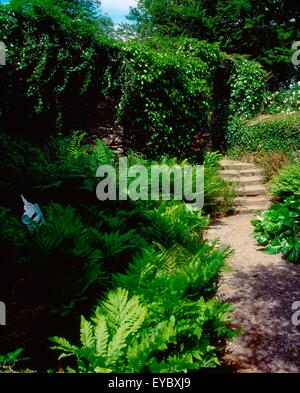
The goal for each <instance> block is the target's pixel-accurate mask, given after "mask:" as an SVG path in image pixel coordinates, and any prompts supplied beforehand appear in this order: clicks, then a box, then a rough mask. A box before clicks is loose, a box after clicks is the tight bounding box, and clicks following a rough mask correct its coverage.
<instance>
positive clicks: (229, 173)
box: [221, 168, 262, 179]
mask: <svg viewBox="0 0 300 393" xmlns="http://www.w3.org/2000/svg"><path fill="white" fill-rule="evenodd" d="M261 174H262V170H261V169H259V168H253V169H241V170H239V171H238V170H236V169H224V170H222V171H221V175H222V177H224V178H226V179H231V178H234V177H240V176H243V177H248V176H249V177H250V176H260V175H261Z"/></svg>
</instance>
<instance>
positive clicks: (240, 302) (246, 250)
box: [206, 169, 300, 372]
mask: <svg viewBox="0 0 300 393" xmlns="http://www.w3.org/2000/svg"><path fill="white" fill-rule="evenodd" d="M226 170H228V169H226ZM242 213H243V214H236V215H234V216H230V217H226V218H224V219H221V220H219V221H216V222H214V223H213V224H212V225H211V226H210V227H209V229H208V231H207V233H206V238H207V239H208V240H212V239H215V238H219V239H220V243H221V244H229V245H230V246H231V248H232V249H233V250H234V254H233V255H232V257H231V258H230V259H229V262H228V264H229V266H230V267H231V268H232V269H231V271H230V272H223V273H222V277H221V283H220V288H219V291H218V296H219V297H220V298H221V299H222V300H225V301H228V302H230V303H231V304H233V306H234V311H233V314H232V322H233V325H234V326H236V327H242V329H243V332H242V334H241V335H240V336H239V337H238V338H236V339H235V340H233V341H232V342H228V343H227V347H226V351H225V355H224V359H223V360H224V361H225V363H226V364H227V365H230V366H233V367H234V368H235V369H236V370H237V371H238V372H300V325H299V326H294V325H293V324H292V315H293V313H294V312H295V311H293V310H292V304H293V303H294V302H295V301H300V265H296V264H292V263H289V262H287V261H286V260H284V259H282V258H281V256H280V255H268V254H265V253H263V252H262V251H261V250H260V248H261V246H259V245H258V244H257V243H256V242H255V240H254V239H253V236H252V233H253V226H252V224H251V220H253V219H254V214H253V213H251V214H249V213H247V212H245V211H243V212H242Z"/></svg>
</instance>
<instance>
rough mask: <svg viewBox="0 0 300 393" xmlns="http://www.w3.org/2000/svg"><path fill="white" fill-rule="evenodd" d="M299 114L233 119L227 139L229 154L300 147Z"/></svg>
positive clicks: (292, 149)
mask: <svg viewBox="0 0 300 393" xmlns="http://www.w3.org/2000/svg"><path fill="white" fill-rule="evenodd" d="M299 126H300V114H299V113H294V114H290V115H289V114H277V115H264V116H259V117H258V118H256V119H254V120H252V121H247V120H245V119H242V118H240V119H235V121H234V122H232V123H231V125H230V127H229V130H228V133H227V140H228V142H229V149H230V150H231V154H236V155H239V154H241V153H243V152H253V151H264V152H274V151H276V152H278V151H282V152H292V151H295V150H299V148H300V131H299Z"/></svg>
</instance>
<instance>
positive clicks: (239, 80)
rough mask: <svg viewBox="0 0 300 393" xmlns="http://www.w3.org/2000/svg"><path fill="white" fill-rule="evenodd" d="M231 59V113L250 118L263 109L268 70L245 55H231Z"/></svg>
mask: <svg viewBox="0 0 300 393" xmlns="http://www.w3.org/2000/svg"><path fill="white" fill-rule="evenodd" d="M229 60H231V76H230V82H229V83H230V90H231V93H230V104H229V111H230V115H231V116H236V117H241V116H242V117H243V118H246V119H249V118H251V117H253V116H254V115H255V114H256V113H257V112H258V111H260V109H261V105H262V102H263V98H264V94H265V89H266V72H265V71H264V69H263V68H262V66H261V65H260V64H259V63H257V62H255V61H249V60H247V59H245V58H243V57H237V56H236V57H233V58H232V57H231V58H230V57H229Z"/></svg>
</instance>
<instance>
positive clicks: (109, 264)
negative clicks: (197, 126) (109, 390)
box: [0, 132, 233, 369]
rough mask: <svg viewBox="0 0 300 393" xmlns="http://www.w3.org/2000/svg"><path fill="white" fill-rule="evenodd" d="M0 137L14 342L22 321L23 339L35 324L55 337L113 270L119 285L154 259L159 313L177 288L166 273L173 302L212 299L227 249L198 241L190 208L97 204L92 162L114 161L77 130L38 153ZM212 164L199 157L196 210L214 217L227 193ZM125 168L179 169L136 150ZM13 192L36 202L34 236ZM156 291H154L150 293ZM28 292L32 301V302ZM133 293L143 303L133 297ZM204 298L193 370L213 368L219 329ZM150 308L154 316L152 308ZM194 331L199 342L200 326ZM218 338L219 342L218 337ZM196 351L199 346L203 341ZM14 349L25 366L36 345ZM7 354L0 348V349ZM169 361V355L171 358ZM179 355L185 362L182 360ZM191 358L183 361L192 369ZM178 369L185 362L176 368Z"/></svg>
mask: <svg viewBox="0 0 300 393" xmlns="http://www.w3.org/2000/svg"><path fill="white" fill-rule="evenodd" d="M0 140H1V145H2V151H3V160H2V161H1V175H2V179H3V181H2V183H1V187H2V191H3V195H2V196H1V203H2V204H3V205H4V206H6V207H1V210H0V221H1V226H0V228H1V231H0V232H1V241H0V243H1V245H0V250H1V255H0V257H1V258H0V259H1V270H2V272H3V274H2V275H1V277H0V283H1V285H0V295H1V296H5V297H7V298H8V299H9V300H8V305H10V308H11V307H12V305H11V304H12V303H13V302H14V304H18V307H19V308H20V310H18V311H17V312H16V314H15V315H12V316H11V324H10V329H11V331H12V332H17V333H16V334H15V333H14V334H15V336H17V337H24V336H25V332H24V330H23V329H24V327H23V326H21V327H19V320H21V321H22V320H23V318H25V317H26V332H27V335H30V334H32V333H30V332H31V329H33V328H36V326H40V329H39V331H41V332H43V328H42V326H43V323H47V325H49V328H48V329H49V334H48V335H54V334H60V331H61V329H62V326H61V321H62V320H63V321H64V324H66V326H68V325H69V324H70V323H72V324H73V323H74V319H76V316H77V315H78V314H80V313H87V312H88V311H87V310H89V308H90V307H91V306H92V304H94V303H95V302H96V301H97V299H98V298H99V296H101V294H102V293H103V292H104V291H107V289H109V288H110V287H111V285H112V282H113V281H115V278H113V277H115V274H116V273H120V274H121V273H122V274H123V275H122V277H123V280H125V277H127V276H126V275H124V271H125V269H127V268H128V266H129V265H130V264H131V265H132V266H134V265H135V264H137V266H143V265H145V264H147V263H149V261H151V260H152V263H153V266H154V264H157V263H158V262H159V261H160V262H161V263H162V264H163V265H164V266H165V267H164V268H162V269H161V270H162V274H163V276H161V277H160V278H159V277H158V276H157V280H158V279H159V280H160V281H156V279H155V280H154V278H152V279H151V280H150V281H151V284H153V285H157V286H158V285H162V282H163V281H165V282H166V299H168V300H166V304H165V306H163V305H161V306H163V307H167V303H170V299H171V297H172V296H173V295H172V293H173V289H172V290H171V288H174V287H176V285H177V284H176V285H175V282H174V283H172V282H170V283H169V281H170V277H169V274H171V275H172V276H173V275H175V276H176V278H174V280H175V281H176V280H180V281H181V282H182V286H181V287H178V290H179V288H181V290H182V292H180V293H179V292H178V294H177V295H176V296H175V298H176V299H178V300H179V299H180V296H181V299H184V298H185V292H186V293H189V292H190V291H191V289H190V288H194V290H197V294H198V296H200V295H202V296H204V297H205V299H206V300H207V297H208V296H209V297H211V296H212V295H213V293H212V292H211V290H212V289H215V288H216V284H217V277H218V273H219V271H220V270H221V269H222V268H223V267H224V261H225V259H226V257H227V255H228V252H227V250H224V251H222V250H221V251H216V250H215V249H214V246H209V245H208V244H207V243H205V242H204V241H203V239H202V232H203V230H204V229H205V228H206V226H207V225H208V223H209V218H208V216H207V215H205V214H204V213H203V212H201V211H200V212H199V211H190V210H188V209H187V208H186V205H185V204H184V203H183V202H180V201H170V202H167V201H166V202H158V201H136V202H132V201H123V202H122V201H119V202H117V201H115V202H107V203H100V202H98V203H97V199H96V195H95V187H96V182H97V179H96V178H95V174H96V169H97V167H98V166H99V165H101V164H112V165H115V166H116V164H117V160H116V157H115V155H114V154H113V153H112V152H111V151H110V150H109V149H108V148H107V147H106V146H105V145H104V144H103V143H102V142H101V141H99V140H98V141H96V142H95V145H91V144H86V143H85V135H84V134H83V133H80V132H75V133H74V134H72V135H70V136H68V137H62V136H58V137H57V138H52V140H51V141H50V142H49V143H48V144H47V145H45V146H43V147H38V146H33V145H31V144H30V143H29V142H25V141H24V140H22V139H17V138H12V137H9V136H8V135H6V134H0ZM220 157H221V156H220V154H215V153H214V154H207V155H206V157H205V168H206V172H205V195H206V198H205V200H206V204H205V207H204V208H205V210H206V211H207V212H212V213H213V214H216V213H217V212H219V213H223V212H225V211H226V210H227V209H228V208H229V205H230V201H231V198H232V195H233V194H232V188H231V187H230V185H227V183H225V182H224V181H223V180H222V179H221V177H220V174H219V169H218V165H217V161H218V160H219V159H220ZM33 158H34V160H33ZM128 161H129V164H130V165H134V164H143V165H145V167H146V168H148V169H149V168H150V165H151V164H168V165H175V164H178V165H184V164H186V163H187V161H183V162H180V161H177V160H176V159H170V158H163V159H162V160H160V161H156V162H149V161H147V160H145V158H143V157H142V156H141V155H140V154H136V153H131V154H130V155H129V156H128ZM116 168H117V166H116ZM27 192H28V193H29V196H28V195H27ZM21 193H24V195H25V196H26V197H28V199H29V200H30V201H32V202H39V203H40V205H41V208H42V211H43V213H44V215H45V221H46V222H45V224H43V225H41V226H36V227H35V229H34V230H33V231H28V229H27V228H26V227H25V226H24V225H23V224H22V223H21V214H22V213H21V209H20V208H21V199H20V194H21ZM8 207H9V208H8ZM182 263H183V264H184V265H186V267H185V268H184V266H183V265H182ZM188 266H190V267H189V269H190V271H189V272H188V271H187V269H188ZM153 269H154V268H153ZM155 269H156V268H155ZM180 269H183V270H182V271H181V270H180ZM153 272H154V270H153ZM172 272H173V273H172ZM175 276H174V277H175ZM24 277H25V278H24ZM120 277H121V276H120ZM128 277H129V276H128ZM118 279H120V280H121V278H118ZM128 279H129V278H128ZM134 280H136V278H134ZM159 283H160V284H159ZM167 283H169V284H170V287H168V286H167ZM149 285H150V283H149ZM118 286H121V287H123V288H126V289H128V290H129V291H131V292H133V287H132V288H130V287H127V286H126V285H125V282H124V283H123V284H122V285H118ZM183 286H184V287H185V289H183ZM157 288H158V287H157ZM168 291H169V292H168ZM149 292H150V288H149ZM155 292H156V293H158V291H157V290H156V291H155ZM33 293H38V294H39V296H38V297H33V295H32V294H33ZM137 295H139V296H141V297H143V296H142V294H137ZM179 295H180V296H179ZM18 299H22V301H21V302H20V301H19V300H18ZM206 300H205V303H203V310H210V311H206V312H205V315H206V313H208V314H209V313H210V314H209V315H210V316H211V319H212V321H215V322H214V325H213V326H215V329H216V330H214V328H211V329H212V331H211V336H210V335H209V336H208V337H209V338H207V340H208V342H209V343H208V344H207V345H208V348H210V346H212V347H214V346H215V347H216V348H217V349H216V350H215V349H212V348H211V349H207V353H206V354H205V355H203V358H201V359H202V360H201V362H202V363H201V364H203V365H205V364H206V363H205V362H206V361H207V362H208V363H207V364H211V365H212V364H216V359H217V358H216V354H217V352H218V349H219V348H220V345H221V344H220V343H218V344H216V343H215V339H214V337H215V335H218V334H219V333H216V331H217V332H219V330H218V328H217V327H218V326H219V325H218V323H217V321H218V320H219V319H218V318H219V317H218V315H220V326H223V322H222V321H223V319H222V317H221V315H223V314H222V312H223V311H222V310H223V308H222V307H223V306H222V305H220V304H218V305H215V303H214V302H209V303H208V304H206ZM199 301H200V300H199ZM207 301H208V300H207ZM149 302H152V301H150V300H149ZM153 302H154V300H153ZM146 303H147V302H146ZM147 304H148V303H147ZM147 304H145V306H147ZM201 304H202V303H201ZM169 305H171V303H170V304H169ZM168 307H169V306H168ZM195 307H196V305H195ZM197 307H198V306H197ZM197 307H196V308H197ZM224 307H225V306H224ZM151 310H154V303H153V304H152V306H151ZM174 312H175V311H174ZM199 312H200V311H199ZM201 312H202V311H201ZM23 315H24V316H25V317H24V316H23ZM174 315H175V314H174ZM42 316H43V317H42ZM175 316H176V315H175ZM62 317H63V319H61V318H62ZM157 318H159V317H158V315H157ZM169 318H171V315H169V316H168V317H166V319H162V320H157V325H159V324H160V322H163V321H164V320H169ZM177 318H179V317H177ZM197 318H198V317H197ZM203 318H204V317H203ZM178 320H179V319H178ZM45 321H46V322H45ZM203 321H206V319H205V318H204V319H203ZM151 323H152V322H151ZM153 323H154V322H153ZM199 323H200V322H199ZM204 323H205V322H203V324H204ZM211 323H213V322H211ZM208 324H209V323H208ZM224 324H225V325H226V323H225V322H224ZM225 325H224V326H225ZM205 326H206V325H205ZM209 326H210V325H209ZM193 329H194V327H193V326H192V325H191V335H193V334H194V333H193ZM209 329H210V328H209ZM209 329H208V330H209ZM224 329H225V327H224ZM47 331H48V330H47ZM203 331H205V333H203V334H204V335H206V327H203ZM209 332H210V330H209ZM63 333H65V332H63ZM41 334H42V333H41ZM178 334H179V333H178ZM207 334H208V333H207ZM209 334H210V333H209ZM220 334H221V333H220ZM224 334H225V333H224ZM226 334H227V333H226ZM15 336H13V337H12V336H11V335H10V334H9V333H8V334H7V335H6V336H5V337H1V340H2V342H3V343H5V342H6V340H8V339H9V340H10V341H9V343H10V345H9V347H8V350H9V349H10V348H11V347H17V346H19V345H20V341H19V340H16V339H15ZM180 337H181V336H180ZM205 337H206V336H205ZM220 337H225V336H223V335H222V334H221V336H220ZM31 340H33V343H34V345H33V347H34V348H36V346H38V347H40V345H38V343H39V342H42V343H43V346H44V345H45V342H44V341H43V340H45V337H40V336H38V337H37V338H35V337H34V338H31ZM36 340H40V341H36ZM205 343H206V341H205ZM199 345H200V344H199ZM201 345H204V347H205V348H206V346H205V345H206V344H201ZM22 346H24V348H25V349H26V353H28V354H29V356H31V357H33V358H34V359H36V357H37V356H41V354H40V353H39V351H40V349H39V348H38V349H35V350H34V351H33V350H31V346H32V343H31V341H30V342H29V343H28V342H26V341H25V342H23V341H22ZM43 346H42V348H44V347H43ZM6 348H7V347H3V350H4V351H5V350H6ZM195 350H196V347H195ZM35 351H37V353H36V352H35ZM203 351H204V349H203ZM210 352H211V353H210ZM172 353H173V352H172ZM183 354H184V352H183ZM170 356H173V355H171V353H170ZM184 356H185V359H187V357H186V356H188V358H189V359H190V355H186V354H185V355H184ZM197 356H198V355H196V357H197ZM193 359H194V358H193ZM194 360H195V359H194ZM194 360H191V366H190V367H191V368H193V365H192V363H193V362H194ZM198 360H199V359H198ZM199 361H200V360H199ZM187 362H188V361H187V360H185V363H184V364H185V365H186V366H185V367H187ZM182 364H183V363H182ZM195 364H196V363H195ZM36 367H39V366H36ZM151 367H152V366H151ZM153 367H154V366H153ZM157 367H159V366H157ZM166 367H167V366H166ZM172 367H173V366H172ZM174 367H175V366H174ZM176 367H177V366H176ZM195 367H196V366H195ZM153 369H154V368H153ZM174 369H175V368H174ZM178 369H180V367H179V366H178ZM182 369H183V366H182Z"/></svg>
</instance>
